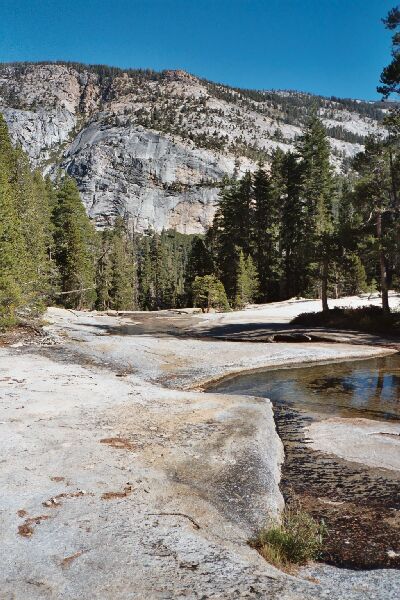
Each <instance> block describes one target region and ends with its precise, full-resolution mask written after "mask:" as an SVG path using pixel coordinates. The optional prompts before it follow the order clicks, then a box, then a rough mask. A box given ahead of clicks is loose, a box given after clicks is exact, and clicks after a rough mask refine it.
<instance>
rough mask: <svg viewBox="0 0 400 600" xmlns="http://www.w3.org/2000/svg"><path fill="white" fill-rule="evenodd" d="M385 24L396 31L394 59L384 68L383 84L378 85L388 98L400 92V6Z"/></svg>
mask: <svg viewBox="0 0 400 600" xmlns="http://www.w3.org/2000/svg"><path fill="white" fill-rule="evenodd" d="M384 24H385V27H386V28H387V29H389V30H391V31H394V34H393V37H392V60H391V62H390V63H389V64H388V65H387V66H386V67H385V68H384V69H383V71H382V74H381V79H380V81H381V83H382V85H381V86H379V87H378V92H380V93H381V94H383V95H384V96H385V97H386V98H387V97H388V96H389V95H390V94H392V93H397V94H400V6H396V7H395V8H392V10H390V11H389V13H388V15H387V17H386V19H384Z"/></svg>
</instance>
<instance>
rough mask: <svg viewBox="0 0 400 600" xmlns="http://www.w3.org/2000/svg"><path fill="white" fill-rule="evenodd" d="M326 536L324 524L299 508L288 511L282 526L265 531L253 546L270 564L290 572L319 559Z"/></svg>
mask: <svg viewBox="0 0 400 600" xmlns="http://www.w3.org/2000/svg"><path fill="white" fill-rule="evenodd" d="M325 533H326V527H325V525H324V523H318V522H317V521H315V519H313V518H312V517H311V515H309V514H308V513H306V512H305V511H303V510H301V508H300V507H299V506H294V507H286V508H285V510H284V512H283V515H282V520H281V522H280V523H273V524H270V525H269V526H268V527H265V528H263V529H262V530H261V531H260V532H259V533H258V535H257V537H256V538H255V539H254V540H252V541H251V546H252V547H253V548H256V549H257V550H258V552H259V553H260V554H261V556H263V558H265V560H266V561H267V562H269V563H271V564H273V565H275V566H276V567H278V568H280V569H287V568H290V566H291V565H304V564H306V563H307V562H308V561H310V560H315V559H317V558H318V556H319V554H320V552H321V550H322V544H323V538H324V535H325Z"/></svg>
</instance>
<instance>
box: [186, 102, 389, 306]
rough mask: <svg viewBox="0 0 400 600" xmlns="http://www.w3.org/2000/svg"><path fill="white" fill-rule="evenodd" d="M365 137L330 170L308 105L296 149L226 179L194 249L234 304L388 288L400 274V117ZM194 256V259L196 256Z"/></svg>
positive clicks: (322, 133)
mask: <svg viewBox="0 0 400 600" xmlns="http://www.w3.org/2000/svg"><path fill="white" fill-rule="evenodd" d="M386 127H387V129H388V136H387V137H379V136H371V137H369V138H368V139H367V140H366V144H365V151H364V152H362V153H360V154H359V155H357V156H356V157H355V159H354V160H353V161H352V165H351V166H352V168H351V170H350V172H349V173H348V174H346V176H339V175H337V174H335V173H334V171H333V169H332V166H331V162H330V153H331V150H330V146H329V142H328V139H327V133H326V130H325V129H324V127H323V124H322V122H321V120H320V119H319V118H318V117H317V115H316V114H313V115H312V116H311V117H310V119H309V122H308V124H307V126H306V127H305V130H304V132H303V135H302V137H301V138H300V139H299V140H298V144H297V148H296V151H295V152H288V153H286V154H284V153H283V152H282V151H280V150H277V151H276V152H275V153H274V155H273V157H272V162H271V165H270V166H269V168H268V170H267V169H266V168H264V167H263V166H262V165H260V167H259V168H258V170H257V171H256V172H255V173H254V174H253V175H252V174H250V173H247V174H246V175H245V176H244V177H243V178H242V179H241V180H233V181H228V182H226V183H225V185H224V187H223V191H222V195H221V200H220V204H219V208H218V211H217V214H216V216H215V219H214V223H213V225H212V227H211V228H210V230H209V232H208V233H207V236H206V238H205V240H204V241H202V242H199V243H198V247H197V249H198V252H202V253H203V254H204V257H205V258H204V261H203V262H204V263H207V262H208V263H212V266H208V270H207V269H206V270H204V268H203V270H201V269H199V273H198V275H200V276H204V275H210V274H211V272H212V274H214V275H215V277H216V278H217V279H219V280H220V281H221V282H222V284H223V286H224V289H225V291H226V294H227V298H228V301H229V303H230V305H231V306H235V307H241V306H243V305H244V304H245V303H246V302H269V301H277V300H283V299H287V298H290V297H294V296H296V297H298V296H304V297H320V298H321V300H322V307H323V310H327V308H328V296H329V295H333V296H336V297H337V296H340V295H347V294H358V293H360V292H367V291H372V290H376V289H378V290H379V291H381V293H382V306H383V309H384V311H385V312H388V311H389V303H388V290H389V288H390V287H398V285H399V275H400V270H399V269H400V265H399V256H400V252H399V251H400V219H399V217H400V202H399V198H400V136H399V133H400V120H399V116H398V114H397V113H396V112H394V113H392V114H391V115H390V116H389V117H388V118H387V120H386ZM199 262H201V261H199Z"/></svg>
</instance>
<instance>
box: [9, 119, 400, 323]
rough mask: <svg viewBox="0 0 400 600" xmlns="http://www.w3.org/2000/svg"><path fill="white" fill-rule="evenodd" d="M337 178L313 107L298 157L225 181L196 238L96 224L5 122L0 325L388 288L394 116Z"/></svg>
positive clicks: (398, 161) (395, 211) (399, 150)
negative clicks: (91, 312)
mask: <svg viewBox="0 0 400 600" xmlns="http://www.w3.org/2000/svg"><path fill="white" fill-rule="evenodd" d="M386 125H387V127H388V131H389V135H388V136H387V137H385V138H379V137H371V138H368V140H367V143H366V146H365V151H364V152H362V153H360V154H359V155H357V156H356V157H355V159H354V160H353V163H352V170H351V171H350V172H349V174H347V175H346V177H344V176H338V175H335V173H334V172H333V170H332V167H331V163H330V146H329V142H328V139H327V135H326V131H325V129H324V127H323V125H322V123H321V121H320V120H319V118H318V117H317V116H316V114H314V115H312V116H311V118H310V120H309V123H308V124H307V126H306V128H305V130H304V134H303V136H302V137H301V138H300V139H299V141H298V144H297V148H296V151H295V152H288V153H286V154H284V153H283V152H282V151H280V150H277V151H276V152H275V153H274V155H273V157H272V162H271V164H270V165H269V166H268V169H267V168H265V167H264V166H263V165H260V166H259V168H258V169H257V171H256V172H255V173H253V174H251V173H249V172H248V173H246V174H245V176H244V177H243V178H242V179H240V180H239V179H237V178H233V179H230V180H226V181H224V182H223V185H222V187H221V194H220V202H219V207H218V210H217V213H216V215H215V218H214V222H213V224H212V226H211V227H210V229H209V230H208V232H207V234H206V235H205V236H187V235H183V234H179V233H177V232H174V231H163V232H161V233H155V232H150V231H149V232H146V233H145V234H138V233H136V232H135V231H134V230H132V228H131V226H130V224H129V220H127V219H124V218H122V217H119V218H117V219H116V221H115V224H114V226H113V227H112V228H108V229H105V230H103V231H96V230H95V228H94V226H93V224H92V223H91V221H90V219H89V218H88V216H87V215H86V212H85V209H84V206H83V204H82V201H81V198H80V195H79V191H78V189H77V186H76V183H75V181H74V180H73V179H71V178H69V177H67V176H64V177H61V176H60V177H58V178H57V179H56V180H55V181H54V182H52V181H51V180H50V179H49V178H43V177H42V175H41V174H40V173H39V172H38V171H32V170H31V168H30V166H29V162H28V159H27V156H26V155H25V154H24V152H23V151H22V150H21V149H20V148H14V147H13V146H12V144H11V141H10V138H9V134H8V130H7V126H6V124H5V121H4V120H3V119H2V118H0V321H1V324H2V325H3V326H4V325H8V324H12V323H15V322H16V321H17V320H21V319H24V318H25V319H26V318H29V317H32V316H35V315H37V314H40V312H41V311H42V310H43V309H44V307H45V306H46V305H48V304H58V305H61V306H65V307H67V308H76V309H98V310H110V309H115V310H137V309H140V310H159V309H167V308H176V307H182V306H187V305H195V306H200V307H202V308H203V309H204V310H209V309H210V308H219V309H223V310H227V309H229V307H235V308H240V307H243V306H244V305H245V304H247V303H251V302H269V301H276V300H283V299H287V298H290V297H293V296H306V297H316V296H319V297H321V299H322V305H323V308H324V309H326V308H327V307H328V297H329V295H334V296H340V295H346V294H357V293H360V292H363V291H369V290H373V289H379V290H380V291H381V292H382V303H383V308H384V310H386V311H388V309H389V305H388V289H389V288H390V287H391V286H392V287H396V286H398V285H399V275H400V264H399V263H400V259H399V256H400V252H399V250H400V219H399V210H400V200H399V198H400V168H399V167H400V144H399V139H400V119H399V116H398V115H397V114H396V113H393V114H392V115H391V116H390V117H389V118H388V120H387V124H386Z"/></svg>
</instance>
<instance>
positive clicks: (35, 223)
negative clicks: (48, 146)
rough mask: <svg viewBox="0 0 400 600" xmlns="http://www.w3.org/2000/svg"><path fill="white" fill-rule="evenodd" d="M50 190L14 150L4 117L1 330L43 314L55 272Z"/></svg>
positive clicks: (0, 138)
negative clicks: (51, 249) (52, 248)
mask: <svg viewBox="0 0 400 600" xmlns="http://www.w3.org/2000/svg"><path fill="white" fill-rule="evenodd" d="M50 216H51V206H50V198H49V196H48V194H47V188H46V185H45V183H44V181H43V179H42V177H41V175H40V174H39V173H37V172H36V173H33V172H32V171H31V169H30V167H29V164H28V160H27V157H26V155H25V154H24V153H23V152H22V150H20V149H14V148H13V147H12V144H11V141H10V138H9V135H8V130H7V126H6V123H5V121H4V119H3V117H2V116H1V115H0V325H1V326H5V325H11V324H14V323H16V322H17V321H18V319H19V318H21V317H32V316H36V315H37V314H38V313H39V312H40V311H41V310H43V308H44V306H45V304H46V302H47V301H48V296H49V293H50V289H51V280H52V277H54V275H55V271H56V267H55V265H54V262H53V261H52V258H51V252H50V248H51V245H52V243H51V238H52V236H51V225H50Z"/></svg>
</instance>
